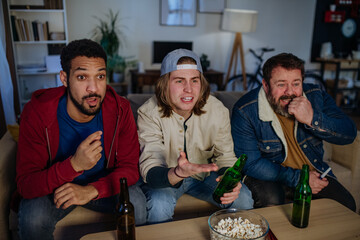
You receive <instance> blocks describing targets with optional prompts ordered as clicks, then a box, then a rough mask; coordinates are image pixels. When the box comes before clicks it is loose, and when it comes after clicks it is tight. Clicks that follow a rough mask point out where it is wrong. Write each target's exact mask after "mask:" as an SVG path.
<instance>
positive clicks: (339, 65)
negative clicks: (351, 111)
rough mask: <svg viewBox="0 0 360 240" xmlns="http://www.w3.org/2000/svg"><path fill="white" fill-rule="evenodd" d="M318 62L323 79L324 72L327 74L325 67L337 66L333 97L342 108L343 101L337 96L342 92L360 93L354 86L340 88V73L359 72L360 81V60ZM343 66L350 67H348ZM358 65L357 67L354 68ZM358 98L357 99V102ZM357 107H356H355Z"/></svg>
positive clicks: (320, 59)
mask: <svg viewBox="0 0 360 240" xmlns="http://www.w3.org/2000/svg"><path fill="white" fill-rule="evenodd" d="M316 61H318V62H319V63H320V71H321V77H322V78H323V79H324V72H325V66H326V65H335V79H334V86H333V88H332V96H333V98H334V99H336V104H337V105H338V106H340V103H341V99H337V94H338V93H340V92H342V91H345V90H347V91H356V92H358V91H359V90H360V88H359V87H356V86H354V87H353V88H346V87H345V88H344V87H341V88H340V87H339V80H340V79H339V76H340V72H342V71H355V72H357V78H358V80H360V60H358V59H357V60H348V59H336V58H334V59H324V58H317V59H316ZM342 65H348V66H347V67H345V66H342ZM354 65H356V66H354ZM354 81H355V79H354ZM357 95H358V93H357ZM357 98H358V96H357V97H356V98H355V102H356V101H357ZM355 107H356V106H355Z"/></svg>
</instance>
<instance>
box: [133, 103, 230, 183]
mask: <svg viewBox="0 0 360 240" xmlns="http://www.w3.org/2000/svg"><path fill="white" fill-rule="evenodd" d="M203 110H205V111H206V113H205V114H202V115H201V116H196V115H195V114H193V115H192V116H191V117H190V118H189V119H188V121H187V122H186V125H187V130H186V132H185V131H184V121H185V119H184V118H183V117H182V116H180V115H178V114H176V113H175V112H173V113H172V115H171V117H168V118H161V115H162V114H161V113H160V112H159V107H158V106H157V100H156V97H155V96H153V97H152V98H150V99H149V100H148V101H147V102H145V103H144V104H143V105H142V106H141V107H140V108H139V109H138V114H139V115H138V127H139V141H140V150H141V155H140V174H141V176H142V177H143V179H144V181H145V182H146V175H147V173H148V171H149V170H150V169H151V168H153V167H156V166H162V167H175V166H177V159H178V157H179V156H180V152H181V151H184V134H185V137H186V150H187V155H188V160H189V161H190V162H192V163H197V164H207V163H209V162H214V163H216V164H217V165H218V166H219V169H220V168H222V167H230V166H232V165H233V164H234V163H235V161H236V157H235V154H234V146H233V145H234V144H233V139H232V136H231V130H230V129H231V127H230V119H229V111H228V109H227V108H226V107H224V105H223V104H222V103H221V102H220V101H219V100H217V99H216V98H215V97H213V96H210V97H209V99H208V101H207V103H206V105H205V106H204V107H203ZM206 176H208V173H201V174H196V175H193V176H192V177H193V178H195V179H198V180H203V179H204V178H205V177H206Z"/></svg>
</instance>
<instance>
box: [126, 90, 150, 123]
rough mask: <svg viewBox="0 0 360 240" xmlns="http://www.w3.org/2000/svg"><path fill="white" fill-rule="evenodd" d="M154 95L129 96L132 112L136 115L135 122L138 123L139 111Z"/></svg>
mask: <svg viewBox="0 0 360 240" xmlns="http://www.w3.org/2000/svg"><path fill="white" fill-rule="evenodd" d="M153 95H154V94H144V93H134V94H128V95H127V96H126V98H127V99H128V100H129V102H130V107H131V111H132V113H133V115H134V118H135V122H137V116H138V114H137V110H138V108H139V107H141V105H143V104H144V103H145V102H146V101H147V100H148V99H149V98H151V97H152V96H153Z"/></svg>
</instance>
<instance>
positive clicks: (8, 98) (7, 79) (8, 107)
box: [0, 1, 16, 125]
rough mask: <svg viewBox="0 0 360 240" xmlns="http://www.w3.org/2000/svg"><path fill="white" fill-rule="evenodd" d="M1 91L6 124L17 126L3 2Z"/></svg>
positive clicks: (0, 66) (1, 10) (0, 2)
mask: <svg viewBox="0 0 360 240" xmlns="http://www.w3.org/2000/svg"><path fill="white" fill-rule="evenodd" d="M0 36H1V41H0V90H1V98H2V103H3V108H4V113H5V121H6V124H7V125H8V124H15V123H16V118H15V110H14V94H13V85H12V82H11V75H10V69H9V64H8V61H7V59H6V51H5V49H6V41H5V23H4V12H3V5H2V1H0Z"/></svg>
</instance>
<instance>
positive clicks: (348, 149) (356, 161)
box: [331, 131, 360, 209]
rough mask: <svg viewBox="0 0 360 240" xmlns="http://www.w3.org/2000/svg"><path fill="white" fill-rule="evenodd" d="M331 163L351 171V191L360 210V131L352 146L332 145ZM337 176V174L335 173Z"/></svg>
mask: <svg viewBox="0 0 360 240" xmlns="http://www.w3.org/2000/svg"><path fill="white" fill-rule="evenodd" d="M331 149H332V151H331V161H333V162H335V163H337V164H339V165H341V166H343V167H344V168H347V169H349V170H350V171H351V180H350V186H349V189H348V190H349V191H350V192H351V194H352V195H353V197H354V198H355V201H356V207H357V209H359V208H360V131H358V132H357V137H356V139H355V141H354V142H353V143H352V144H349V145H334V144H331ZM335 174H336V173H335Z"/></svg>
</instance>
